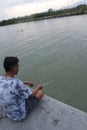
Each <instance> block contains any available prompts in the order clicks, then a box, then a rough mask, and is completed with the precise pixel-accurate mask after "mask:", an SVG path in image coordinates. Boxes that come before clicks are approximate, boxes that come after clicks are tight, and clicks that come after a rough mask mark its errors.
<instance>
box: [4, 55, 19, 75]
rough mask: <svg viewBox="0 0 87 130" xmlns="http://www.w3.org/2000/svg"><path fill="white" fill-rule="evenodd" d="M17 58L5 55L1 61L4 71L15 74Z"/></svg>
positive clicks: (17, 69)
mask: <svg viewBox="0 0 87 130" xmlns="http://www.w3.org/2000/svg"><path fill="white" fill-rule="evenodd" d="M18 62H19V59H18V58H17V57H12V56H10V57H6V58H5V59H4V62H3V67H4V69H5V71H6V72H13V73H14V74H17V73H18V71H19V64H18Z"/></svg>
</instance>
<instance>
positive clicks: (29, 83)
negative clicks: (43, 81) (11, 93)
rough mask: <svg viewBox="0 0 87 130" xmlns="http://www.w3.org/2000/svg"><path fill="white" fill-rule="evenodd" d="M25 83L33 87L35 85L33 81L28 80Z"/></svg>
mask: <svg viewBox="0 0 87 130" xmlns="http://www.w3.org/2000/svg"><path fill="white" fill-rule="evenodd" d="M24 84H27V85H29V86H30V87H33V86H34V84H33V83H32V82H28V81H25V82H24Z"/></svg>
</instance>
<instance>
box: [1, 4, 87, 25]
mask: <svg viewBox="0 0 87 130" xmlns="http://www.w3.org/2000/svg"><path fill="white" fill-rule="evenodd" d="M80 14H87V5H85V4H84V5H79V6H77V7H74V8H68V9H61V10H57V11H55V10H53V9H49V10H48V11H47V12H43V13H37V14H33V15H31V16H24V17H18V18H12V19H8V20H3V21H1V22H0V26H4V25H10V24H17V23H23V22H30V21H36V20H42V19H49V18H57V17H64V16H72V15H80Z"/></svg>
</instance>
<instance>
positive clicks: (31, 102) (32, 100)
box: [26, 96, 39, 114]
mask: <svg viewBox="0 0 87 130" xmlns="http://www.w3.org/2000/svg"><path fill="white" fill-rule="evenodd" d="M38 103H39V99H38V98H37V97H35V96H34V97H29V98H28V99H26V111H27V114H28V113H29V112H30V111H31V110H33V109H34V108H35V107H37V105H38Z"/></svg>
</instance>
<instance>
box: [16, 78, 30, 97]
mask: <svg viewBox="0 0 87 130" xmlns="http://www.w3.org/2000/svg"><path fill="white" fill-rule="evenodd" d="M16 94H17V95H18V96H20V97H21V98H23V99H27V98H28V97H29V96H30V95H31V94H32V91H31V90H30V89H29V88H28V87H27V86H26V85H24V83H23V82H22V81H20V80H18V81H17V85H16Z"/></svg>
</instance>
